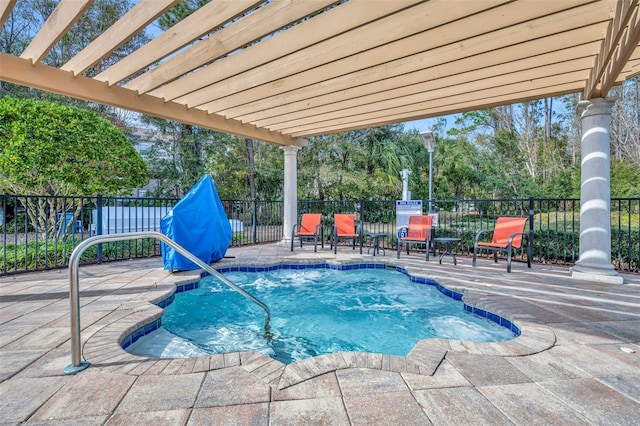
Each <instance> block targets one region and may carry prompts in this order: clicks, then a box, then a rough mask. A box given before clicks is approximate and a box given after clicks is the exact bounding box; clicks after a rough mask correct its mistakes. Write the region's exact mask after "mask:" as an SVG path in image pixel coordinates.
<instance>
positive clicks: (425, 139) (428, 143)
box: [420, 131, 436, 213]
mask: <svg viewBox="0 0 640 426" xmlns="http://www.w3.org/2000/svg"><path fill="white" fill-rule="evenodd" d="M420 137H421V138H422V143H423V144H424V147H425V148H426V149H427V151H429V213H432V212H433V196H432V191H431V190H432V184H433V179H432V176H433V150H434V149H435V147H436V140H435V138H434V137H433V132H432V131H426V132H421V133H420Z"/></svg>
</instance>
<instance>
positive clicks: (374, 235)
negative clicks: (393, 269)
mask: <svg viewBox="0 0 640 426" xmlns="http://www.w3.org/2000/svg"><path fill="white" fill-rule="evenodd" d="M386 236H387V233H386V232H369V233H368V234H367V237H371V238H373V247H371V246H370V247H369V248H368V249H367V254H368V253H369V250H371V249H372V248H373V255H374V256H375V255H376V252H377V253H378V254H380V238H383V239H384V238H385V237H386ZM382 253H383V255H385V256H386V255H387V252H385V250H384V247H382Z"/></svg>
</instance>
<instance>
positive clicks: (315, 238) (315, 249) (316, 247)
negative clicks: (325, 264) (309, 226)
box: [313, 234, 318, 253]
mask: <svg viewBox="0 0 640 426" xmlns="http://www.w3.org/2000/svg"><path fill="white" fill-rule="evenodd" d="M313 252H314V253H317V252H318V236H317V235H316V234H313Z"/></svg>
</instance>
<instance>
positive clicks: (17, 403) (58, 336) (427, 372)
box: [0, 244, 640, 425]
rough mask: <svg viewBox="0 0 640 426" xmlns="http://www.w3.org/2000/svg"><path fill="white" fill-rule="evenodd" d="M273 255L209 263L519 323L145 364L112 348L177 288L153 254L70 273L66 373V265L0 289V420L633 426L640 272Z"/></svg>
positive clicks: (247, 254)
mask: <svg viewBox="0 0 640 426" xmlns="http://www.w3.org/2000/svg"><path fill="white" fill-rule="evenodd" d="M357 253H358V251H357V250H356V251H352V250H351V249H350V248H341V249H340V250H338V253H337V255H334V254H333V253H332V252H331V251H330V250H329V248H328V247H325V248H324V249H319V250H318V253H313V248H312V247H311V246H305V247H303V248H296V249H295V252H293V253H291V252H290V251H289V247H288V246H282V245H278V244H269V245H258V246H253V247H243V248H231V249H230V250H229V251H228V253H227V255H228V256H230V258H225V259H223V260H222V261H220V262H218V263H216V264H215V265H214V266H215V267H220V266H224V265H232V264H243V265H249V264H250V265H267V264H275V263H279V262H283V263H297V262H302V263H304V262H314V263H316V262H318V261H327V262H331V263H352V262H359V261H366V262H367V263H371V262H381V263H385V264H388V265H394V266H401V267H404V268H406V270H407V271H408V272H409V273H411V274H412V275H418V276H422V277H428V278H433V279H435V280H436V281H437V282H438V283H439V284H441V285H443V286H445V287H447V288H450V289H452V290H457V291H461V292H463V293H464V295H465V296H464V300H465V301H466V302H467V303H468V304H471V305H474V306H478V307H481V308H484V309H486V310H488V311H491V312H494V313H496V314H498V315H501V316H502V317H505V318H507V319H509V320H511V321H513V322H515V324H517V325H518V326H519V327H520V329H521V330H522V334H521V335H520V336H519V337H517V338H516V339H513V340H511V341H508V342H499V343H473V342H462V341H449V340H443V339H429V340H424V341H422V342H420V343H419V344H418V345H417V346H416V347H415V348H414V350H413V351H412V352H411V353H410V354H408V355H407V356H406V357H398V356H387V355H380V354H366V353H358V352H350V353H344V354H333V355H327V356H322V357H316V358H312V359H310V360H305V361H301V362H298V363H294V364H290V365H288V366H285V365H284V364H281V363H279V362H277V361H275V360H272V359H271V358H268V357H266V356H264V355H259V354H256V353H253V352H240V353H231V354H218V355H211V356H207V357H199V358H192V359H177V360H170V359H163V360H155V359H147V358H140V357H136V356H133V355H130V354H128V353H127V352H125V351H124V350H122V349H121V347H120V345H119V344H118V342H119V339H121V338H122V337H124V336H125V335H127V334H129V333H131V332H132V331H133V330H135V329H136V328H137V327H139V326H140V324H143V323H145V322H148V320H149V318H157V317H159V316H160V315H161V309H160V308H158V307H156V306H154V305H151V304H150V303H149V301H157V300H159V299H162V298H163V297H166V295H167V294H170V293H171V292H172V291H173V289H174V288H175V283H176V282H179V283H183V282H187V281H189V280H195V279H197V277H198V276H199V274H198V273H196V272H185V273H177V274H171V273H168V272H166V271H163V270H162V267H161V266H162V265H161V260H160V259H159V258H152V259H145V260H133V261H123V262H115V263H108V264H102V265H93V266H82V267H81V268H80V296H81V306H82V308H81V324H82V340H83V345H84V347H83V355H84V357H85V358H86V359H87V361H89V362H90V363H91V365H90V366H89V368H88V369H86V370H84V371H82V372H80V373H78V374H76V375H73V376H68V375H64V373H63V369H64V367H66V366H67V365H69V364H70V362H71V355H70V340H69V339H70V331H69V301H68V292H69V276H68V274H69V273H68V270H55V271H47V272H39V273H30V274H24V275H15V276H8V277H2V278H0V303H1V306H0V380H1V382H0V423H2V424H55V425H57V424H83V425H85V424H86V425H91V424H96V425H99V424H100V425H101V424H108V425H118V424H126V425H130V424H153V425H163V424H167V425H184V424H189V425H208V424H250V425H261V424H264V425H267V424H270V425H290V424H329V425H341V424H355V425H358V424H398V425H413V424H420V425H422V424H491V425H497V424H523V425H524V424H526V425H529V424H607V425H626V424H628V425H636V424H638V423H639V422H640V276H637V275H627V276H625V284H623V285H605V284H595V283H586V282H580V281H576V280H575V279H571V278H570V276H569V272H568V270H567V269H565V268H562V267H558V266H549V265H533V268H532V269H527V268H526V265H523V264H520V263H515V264H514V265H513V272H512V273H511V274H508V273H507V272H506V265H505V262H504V261H501V262H499V263H498V264H497V265H496V264H494V263H493V261H492V260H488V259H484V258H483V259H480V260H479V262H478V267H476V268H472V267H471V259H470V258H464V257H459V258H458V265H457V266H454V265H453V264H451V263H450V262H448V261H447V260H448V259H445V261H443V264H442V265H439V264H438V262H437V261H434V260H431V261H430V262H426V261H425V259H424V255H423V254H420V253H412V254H411V255H409V256H406V255H403V256H402V257H401V258H400V259H396V258H395V256H393V255H387V256H375V257H373V256H369V255H366V254H365V255H362V256H361V255H359V254H357Z"/></svg>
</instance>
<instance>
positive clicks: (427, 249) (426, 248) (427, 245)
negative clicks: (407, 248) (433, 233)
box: [424, 241, 435, 262]
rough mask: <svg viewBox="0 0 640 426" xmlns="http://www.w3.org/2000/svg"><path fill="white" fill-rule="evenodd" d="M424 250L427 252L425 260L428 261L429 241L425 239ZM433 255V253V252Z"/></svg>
mask: <svg viewBox="0 0 640 426" xmlns="http://www.w3.org/2000/svg"><path fill="white" fill-rule="evenodd" d="M424 248H425V251H426V252H427V262H428V261H429V241H427V244H426V245H425V247H424ZM433 255H434V256H435V253H434V254H433Z"/></svg>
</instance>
